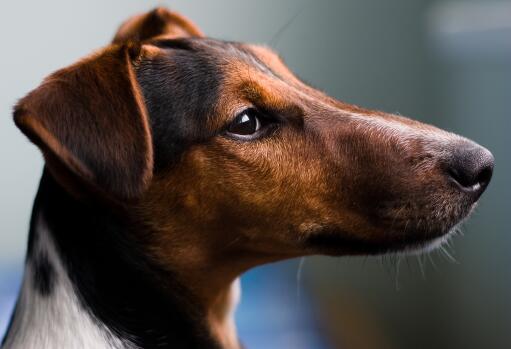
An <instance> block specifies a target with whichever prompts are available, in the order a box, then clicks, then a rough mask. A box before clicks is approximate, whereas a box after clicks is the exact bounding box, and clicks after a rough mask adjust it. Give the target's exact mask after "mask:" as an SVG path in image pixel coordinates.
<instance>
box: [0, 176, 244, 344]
mask: <svg viewBox="0 0 511 349" xmlns="http://www.w3.org/2000/svg"><path fill="white" fill-rule="evenodd" d="M106 212H107V211H106V210H102V209H101V207H98V206H95V205H86V204H83V203H80V202H78V201H76V200H74V199H73V198H72V197H71V196H70V195H68V194H67V193H66V192H65V191H64V190H63V189H62V188H61V187H60V186H59V185H58V184H57V183H56V182H55V181H54V180H53V178H52V177H51V175H49V174H48V173H45V174H44V175H43V178H42V180H41V185H40V188H39V192H38V195H37V198H36V201H35V204H34V210H33V215H32V222H31V229H30V238H29V247H28V254H27V261H26V267H25V275H24V281H23V285H22V290H21V292H20V296H19V299H18V303H17V306H16V310H15V314H14V316H13V320H12V322H11V325H10V329H9V331H8V334H7V336H6V338H5V340H4V346H5V348H33V347H45V348H64V347H65V348H153V347H159V348H166V347H172V348H229V349H230V348H239V344H238V340H237V337H236V333H235V328H234V321H233V318H232V315H233V314H232V312H233V303H236V300H235V298H236V294H238V292H239V285H238V282H237V281H236V282H234V284H233V285H232V286H231V285H225V287H224V288H223V289H222V290H219V292H217V296H216V297H215V301H214V302H210V304H204V303H203V302H201V300H200V298H199V297H195V296H194V294H193V292H190V289H189V288H188V287H186V285H184V284H183V283H181V282H178V281H177V280H178V278H177V277H175V275H174V274H173V273H172V272H170V271H168V270H162V268H159V267H157V266H156V265H155V264H154V263H152V262H151V260H150V259H149V258H147V256H146V254H145V253H144V252H143V251H142V250H141V249H140V247H139V244H138V242H139V241H138V242H137V241H135V240H134V239H131V238H130V236H131V234H129V233H128V232H129V230H130V229H132V227H130V226H129V223H125V222H123V223H120V222H121V221H122V220H117V219H115V218H113V217H112V216H111V215H110V214H107V213H106Z"/></svg>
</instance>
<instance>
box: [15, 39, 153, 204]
mask: <svg viewBox="0 0 511 349" xmlns="http://www.w3.org/2000/svg"><path fill="white" fill-rule="evenodd" d="M139 52H140V48H138V47H135V46H130V47H127V46H126V45H124V46H118V45H114V46H110V47H109V48H107V49H105V50H104V51H102V52H100V53H98V54H96V55H94V56H91V57H89V58H86V59H84V60H82V61H81V62H79V63H77V64H75V65H72V66H70V67H67V68H64V69H62V70H59V71H57V72H56V73H54V74H52V75H51V76H49V77H48V78H47V79H46V80H45V81H44V82H43V83H42V84H41V86H39V87H38V88H37V89H35V90H33V91H32V92H30V93H29V94H28V95H27V96H26V97H24V98H23V99H21V100H20V102H19V103H18V104H17V106H16V107H15V111H14V121H15V123H16V125H17V126H18V127H19V128H20V129H21V131H23V133H24V134H25V135H26V136H27V137H28V138H29V139H30V140H31V141H32V142H34V143H35V144H36V145H37V146H39V147H40V148H41V150H42V152H43V154H44V156H45V159H46V163H47V166H48V167H49V169H50V171H52V172H53V173H54V174H56V175H57V176H58V175H60V174H62V173H63V172H65V175H66V176H67V177H69V176H68V174H71V175H72V176H73V177H74V178H78V179H81V180H85V182H86V183H88V184H91V185H93V186H94V187H96V188H97V189H99V190H100V191H101V192H103V193H106V194H108V195H111V196H113V197H114V199H117V200H126V199H133V198H136V197H137V196H139V195H140V194H141V193H142V192H143V191H144V189H145V188H146V187H147V186H148V184H149V181H150V179H151V176H152V166H153V151H152V141H151V135H150V128H149V122H148V117H147V112H146V108H145V104H144V101H143V98H142V95H141V92H140V88H139V86H138V83H137V81H136V78H135V73H134V70H133V66H132V60H133V59H135V58H136V57H138V55H139V54H140V53H139ZM76 176H77V177H76ZM67 177H66V178H67Z"/></svg>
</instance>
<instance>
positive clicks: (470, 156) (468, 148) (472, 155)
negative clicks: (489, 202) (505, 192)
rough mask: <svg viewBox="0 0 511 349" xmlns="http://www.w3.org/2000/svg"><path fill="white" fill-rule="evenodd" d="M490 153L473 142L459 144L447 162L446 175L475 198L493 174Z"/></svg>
mask: <svg viewBox="0 0 511 349" xmlns="http://www.w3.org/2000/svg"><path fill="white" fill-rule="evenodd" d="M493 164H494V158H493V155H492V153H491V152H490V151H489V150H488V149H486V148H483V147H481V146H479V145H477V144H475V143H463V144H459V145H458V146H457V148H456V150H455V151H454V152H453V154H452V157H451V158H450V160H449V162H448V164H447V175H448V176H449V178H450V179H451V180H452V181H453V182H455V183H456V185H457V186H458V187H459V188H460V189H461V190H462V191H464V192H466V193H470V194H472V195H473V196H474V198H475V199H477V198H479V196H480V195H481V194H482V193H483V192H484V190H485V189H486V187H487V186H488V183H489V182H490V179H491V177H492V174H493Z"/></svg>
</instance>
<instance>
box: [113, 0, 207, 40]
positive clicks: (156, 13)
mask: <svg viewBox="0 0 511 349" xmlns="http://www.w3.org/2000/svg"><path fill="white" fill-rule="evenodd" d="M161 35H165V36H166V37H171V38H182V37H203V36H204V34H202V31H201V30H200V29H199V28H198V27H197V26H196V25H195V24H194V23H193V22H192V21H190V20H189V19H187V18H186V17H183V16H182V15H180V14H179V13H176V12H171V11H169V10H168V9H166V8H164V7H158V8H156V9H154V10H153V11H151V12H148V13H144V14H141V15H137V16H133V17H131V18H129V19H128V20H127V21H126V22H124V23H123V24H122V25H121V26H120V27H119V29H118V30H117V33H116V34H115V37H114V39H113V41H112V42H113V43H123V42H128V41H143V40H147V39H151V38H154V37H157V36H161Z"/></svg>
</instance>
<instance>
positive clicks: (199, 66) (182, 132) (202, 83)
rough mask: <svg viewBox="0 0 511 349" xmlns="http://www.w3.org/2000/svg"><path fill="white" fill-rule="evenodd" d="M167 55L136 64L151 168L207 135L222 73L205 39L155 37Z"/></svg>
mask: <svg viewBox="0 0 511 349" xmlns="http://www.w3.org/2000/svg"><path fill="white" fill-rule="evenodd" d="M158 45H159V46H160V47H161V48H168V49H169V50H168V54H167V55H165V56H160V57H157V58H155V59H151V60H146V61H143V62H141V63H140V65H139V67H138V68H137V79H138V81H139V83H140V86H141V88H142V93H143V95H144V97H145V102H146V106H147V110H148V112H149V118H150V121H151V129H152V134H153V145H154V156H155V161H154V164H155V170H156V171H159V170H161V169H165V168H167V167H168V166H169V165H171V164H172V163H174V162H175V161H176V160H178V159H179V156H180V155H181V154H182V152H183V151H184V150H185V149H186V148H188V147H189V146H190V145H191V144H193V143H195V142H201V141H204V140H206V139H208V138H209V137H210V136H211V135H212V134H213V131H211V130H208V129H207V128H206V124H207V118H208V117H211V116H212V115H213V113H214V112H215V106H216V103H217V100H218V93H219V86H220V85H221V84H222V83H223V74H222V72H221V70H220V69H219V64H218V62H217V59H216V58H215V57H214V50H212V48H211V47H210V45H208V44H207V40H205V39H198V40H193V39H188V40H170V41H164V42H159V43H158Z"/></svg>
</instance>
